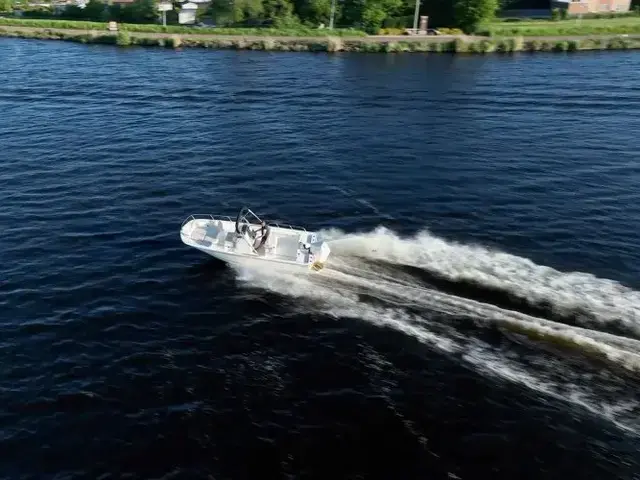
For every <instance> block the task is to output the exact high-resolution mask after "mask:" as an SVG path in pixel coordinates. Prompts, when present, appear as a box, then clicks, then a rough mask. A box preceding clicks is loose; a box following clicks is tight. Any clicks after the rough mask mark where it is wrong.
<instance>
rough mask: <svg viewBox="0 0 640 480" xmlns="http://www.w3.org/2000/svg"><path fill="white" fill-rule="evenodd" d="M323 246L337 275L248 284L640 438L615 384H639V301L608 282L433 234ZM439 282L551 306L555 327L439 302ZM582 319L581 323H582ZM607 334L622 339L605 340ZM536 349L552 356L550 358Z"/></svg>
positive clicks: (259, 276) (480, 306)
mask: <svg viewBox="0 0 640 480" xmlns="http://www.w3.org/2000/svg"><path fill="white" fill-rule="evenodd" d="M324 235H325V237H329V238H330V239H331V240H330V243H331V249H332V258H331V261H330V264H331V267H330V268H326V269H325V270H322V271H321V272H319V273H317V274H314V275H306V274H303V275H293V274H283V273H274V272H272V271H269V272H266V271H265V272H261V271H260V270H253V271H251V272H250V273H247V272H244V273H243V275H242V277H241V281H242V282H244V283H245V284H246V285H247V286H250V287H257V288H261V289H268V290H270V291H273V292H276V293H278V294H281V295H284V296H294V297H303V298H304V299H305V301H304V302H300V303H299V305H300V307H298V308H301V309H303V310H305V311H309V310H312V311H317V312H321V313H324V314H329V315H333V316H335V317H339V318H358V319H361V320H364V321H367V322H370V323H372V324H375V325H378V326H380V327H385V328H393V329H395V330H398V331H401V332H404V333H405V334H407V335H410V336H412V337H414V338H415V339H416V340H418V341H420V342H422V343H424V344H425V345H427V346H428V347H429V348H430V349H432V350H435V351H437V352H440V353H442V354H443V355H448V356H451V357H452V358H455V359H456V361H461V362H464V363H465V364H466V365H468V366H469V367H471V368H473V369H475V370H476V371H478V372H479V373H481V374H484V375H490V376H492V377H497V378H499V379H500V380H501V381H510V382H516V383H518V384H521V385H524V386H526V387H528V388H530V389H532V390H534V391H536V392H538V393H542V394H545V395H548V396H551V397H555V398H557V399H561V400H563V401H569V402H571V403H572V404H573V405H575V406H579V407H581V408H583V409H586V410H588V411H589V412H591V413H592V414H593V415H596V416H599V417H603V418H606V419H607V420H609V421H610V422H612V423H614V424H615V425H617V426H618V427H619V428H621V429H624V430H626V431H628V432H632V433H634V434H636V435H640V415H639V413H640V402H638V400H637V399H636V396H635V395H634V393H633V391H632V390H633V389H630V388H629V385H628V383H627V381H628V380H629V379H625V378H624V377H625V376H624V375H622V376H621V375H618V374H619V373H621V372H625V371H627V372H631V373H634V374H635V373H637V372H640V340H638V339H637V338H634V337H635V336H636V335H638V334H640V328H639V325H638V318H639V312H640V293H638V292H635V291H633V290H631V289H628V288H626V287H624V286H622V285H619V284H617V283H615V282H613V281H610V280H604V279H599V278H597V277H594V276H592V275H588V274H583V273H571V274H564V273H562V272H558V271H556V270H553V269H551V268H548V267H542V266H539V265H536V264H534V263H533V262H531V261H529V260H527V259H523V258H519V257H516V256H512V255H508V254H505V253H500V252H492V251H489V250H487V249H483V248H482V247H470V246H465V245H459V244H455V243H449V242H447V241H445V240H442V239H439V238H437V237H433V236H432V235H430V234H428V233H426V232H423V233H421V234H419V235H417V236H416V237H414V238H400V237H399V236H397V235H396V234H395V233H393V232H390V231H388V230H385V229H378V230H376V231H374V232H371V233H366V234H343V233H342V232H338V231H332V232H328V234H327V232H324ZM407 267H409V268H407ZM415 269H417V273H416V270H415ZM425 273H426V274H427V275H426V277H427V281H425V280H424V277H425V275H424V274H425ZM431 276H437V277H444V278H445V279H446V280H447V281H448V282H454V283H455V282H458V283H462V282H467V283H472V284H475V285H477V286H478V288H488V289H502V290H504V291H506V292H507V293H508V294H509V295H513V296H515V297H518V298H521V299H527V300H528V301H529V302H532V303H539V304H542V303H544V304H546V305H548V306H549V308H548V309H547V310H546V312H547V315H545V316H546V317H548V318H543V317H541V316H537V315H532V314H530V312H528V313H524V312H522V311H518V309H517V308H505V307H504V306H502V305H501V306H497V305H495V304H492V303H487V302H484V301H479V300H478V299H477V298H476V299H471V298H466V297H463V296H460V295H457V294H452V293H451V292H450V291H443V290H442V289H441V288H438V287H434V285H433V282H432V281H430V280H431ZM445 290H446V289H445ZM516 304H517V302H516ZM577 310H580V311H582V312H584V313H583V314H582V315H584V316H577V317H576V316H575V311H577ZM568 311H573V312H574V318H576V323H578V324H580V325H574V324H569V323H566V322H565V319H566V316H567V314H568V313H567V312H568ZM554 314H555V315H554ZM549 317H550V318H549ZM611 323H615V326H616V328H614V330H617V329H619V328H621V327H622V328H623V329H624V333H625V334H624V335H620V334H614V333H611V332H610V331H607V330H609V328H608V327H609V326H610V324H611ZM470 325H471V326H472V327H471V328H470V327H469V326H470ZM483 327H486V328H493V329H496V328H498V329H499V330H501V331H503V332H505V333H506V334H507V335H508V337H509V338H511V339H516V340H517V341H518V345H519V346H520V347H522V345H525V346H526V347H527V348H515V347H516V344H515V343H513V342H512V346H513V348H510V347H509V346H506V347H505V344H504V342H500V345H498V346H496V345H493V344H491V343H489V342H487V341H485V340H483V339H482V338H484V337H483V336H482V335H478V334H473V332H472V333H471V334H470V330H471V331H472V330H473V329H474V328H475V329H476V330H477V329H482V328H483ZM533 342H538V343H533ZM540 346H544V347H547V346H551V347H553V349H554V350H553V354H549V353H548V350H549V349H548V348H537V347H540ZM557 347H562V352H565V351H566V350H567V348H569V350H571V351H572V354H573V353H575V352H576V351H577V352H581V353H583V354H587V356H590V357H597V358H598V359H599V360H605V361H606V363H605V365H607V366H612V368H601V365H600V367H597V368H596V367H595V366H592V367H591V368H584V365H585V364H584V362H585V361H586V360H584V359H583V358H582V356H581V358H580V361H579V362H578V363H576V362H577V360H576V358H574V357H573V356H570V355H566V354H564V353H563V354H561V353H560V352H559V351H558V348H557ZM583 356H584V355H583ZM601 363H602V362H601Z"/></svg>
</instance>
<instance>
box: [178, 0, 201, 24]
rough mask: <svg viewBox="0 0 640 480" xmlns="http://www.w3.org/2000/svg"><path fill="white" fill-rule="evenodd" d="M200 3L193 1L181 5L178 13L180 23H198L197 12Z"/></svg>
mask: <svg viewBox="0 0 640 480" xmlns="http://www.w3.org/2000/svg"><path fill="white" fill-rule="evenodd" d="M197 11H198V5H197V4H195V3H193V2H187V3H185V4H183V5H182V6H181V7H180V13H178V23H179V24H180V25H192V24H194V23H196V13H197Z"/></svg>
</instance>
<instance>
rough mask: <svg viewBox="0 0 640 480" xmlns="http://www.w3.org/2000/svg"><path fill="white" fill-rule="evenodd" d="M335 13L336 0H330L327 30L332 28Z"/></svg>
mask: <svg viewBox="0 0 640 480" xmlns="http://www.w3.org/2000/svg"><path fill="white" fill-rule="evenodd" d="M335 15H336V0H331V16H330V17H329V30H333V17H335Z"/></svg>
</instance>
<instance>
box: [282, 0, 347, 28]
mask: <svg viewBox="0 0 640 480" xmlns="http://www.w3.org/2000/svg"><path fill="white" fill-rule="evenodd" d="M293 11H294V13H295V14H296V15H297V16H298V17H299V18H300V19H301V20H302V21H303V22H305V23H308V24H310V25H313V26H317V25H319V24H320V23H324V24H328V23H329V17H330V16H331V0H294V1H293ZM338 16H339V12H338V8H337V0H336V14H335V18H338Z"/></svg>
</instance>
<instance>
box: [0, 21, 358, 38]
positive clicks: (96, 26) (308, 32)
mask: <svg viewBox="0 0 640 480" xmlns="http://www.w3.org/2000/svg"><path fill="white" fill-rule="evenodd" d="M0 25H6V26H16V27H33V28H61V29H66V30H98V31H99V30H102V31H107V23H103V22H81V21H71V20H49V19H47V20H39V19H38V20H35V19H21V18H3V17H0ZM118 29H119V30H122V31H126V32H139V33H174V34H199V35H251V36H265V37H325V36H326V35H327V32H326V31H323V30H319V29H317V28H305V27H298V28H287V29H280V28H193V27H181V26H176V25H168V26H166V27H163V26H162V25H153V24H133V23H119V24H118ZM331 35H334V36H338V37H364V36H366V34H365V33H364V32H362V31H360V30H354V29H340V28H338V29H334V30H332V32H331Z"/></svg>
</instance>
